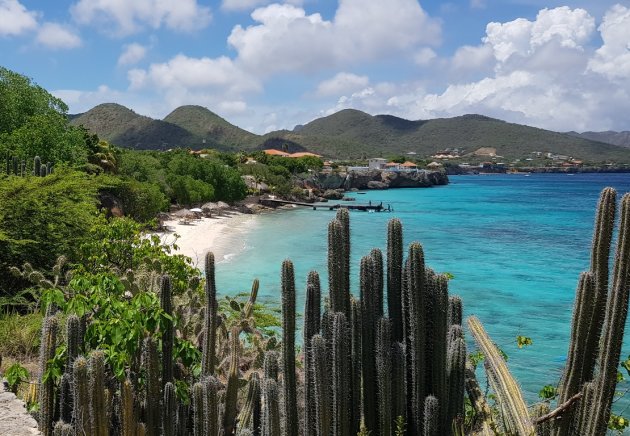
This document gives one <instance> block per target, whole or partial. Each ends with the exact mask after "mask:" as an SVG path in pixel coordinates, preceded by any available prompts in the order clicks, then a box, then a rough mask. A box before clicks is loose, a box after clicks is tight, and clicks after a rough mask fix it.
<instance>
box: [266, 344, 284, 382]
mask: <svg viewBox="0 0 630 436" xmlns="http://www.w3.org/2000/svg"><path fill="white" fill-rule="evenodd" d="M279 371H280V369H279V364H278V352H277V351H267V352H266V353H265V360H264V361H263V374H264V375H265V378H266V379H267V378H269V379H272V380H275V381H278V372H279Z"/></svg>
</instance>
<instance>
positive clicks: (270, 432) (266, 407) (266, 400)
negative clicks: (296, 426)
mask: <svg viewBox="0 0 630 436" xmlns="http://www.w3.org/2000/svg"><path fill="white" fill-rule="evenodd" d="M279 397H280V394H279V392H278V383H277V382H276V381H275V380H273V379H266V380H264V381H263V419H262V424H261V432H260V434H261V436H278V435H280V434H281V430H280V428H281V426H280V398H279ZM295 434H297V433H295Z"/></svg>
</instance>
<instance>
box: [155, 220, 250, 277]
mask: <svg viewBox="0 0 630 436" xmlns="http://www.w3.org/2000/svg"><path fill="white" fill-rule="evenodd" d="M255 221H256V215H249V214H241V213H238V212H230V213H229V214H226V215H223V216H218V217H213V218H201V219H198V220H192V221H189V222H188V223H187V224H184V223H183V221H182V220H181V219H172V220H169V221H165V222H164V225H165V226H166V227H167V228H168V229H169V231H168V232H166V233H159V234H158V235H159V236H160V238H161V239H162V242H163V243H166V244H172V243H173V242H175V244H176V245H177V247H178V249H177V250H174V251H173V253H175V254H183V255H185V256H188V257H190V258H191V259H192V261H193V265H195V266H197V267H198V268H200V269H202V268H203V262H204V257H205V255H206V253H207V252H208V251H212V252H213V253H214V257H215V259H216V262H221V260H223V259H226V258H227V257H229V256H232V255H234V254H235V253H237V252H239V251H240V250H242V249H243V248H244V238H243V235H244V234H245V233H246V232H248V231H249V230H250V229H251V228H252V227H253V226H254V223H255ZM175 235H177V237H176V236H175Z"/></svg>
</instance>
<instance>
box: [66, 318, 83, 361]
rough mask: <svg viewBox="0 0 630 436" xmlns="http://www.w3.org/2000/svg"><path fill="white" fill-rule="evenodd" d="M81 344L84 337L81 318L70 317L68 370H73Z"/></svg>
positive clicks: (68, 328)
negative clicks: (82, 335)
mask: <svg viewBox="0 0 630 436" xmlns="http://www.w3.org/2000/svg"><path fill="white" fill-rule="evenodd" d="M81 342H82V337H81V326H80V321H79V317H78V316H76V315H70V316H68V319H67V320H66V352H67V355H68V357H67V361H66V368H72V364H73V363H74V359H76V358H77V356H78V355H79V350H80V348H81Z"/></svg>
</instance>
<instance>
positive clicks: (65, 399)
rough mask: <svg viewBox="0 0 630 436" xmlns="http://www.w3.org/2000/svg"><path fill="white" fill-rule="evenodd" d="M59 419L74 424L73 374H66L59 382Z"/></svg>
mask: <svg viewBox="0 0 630 436" xmlns="http://www.w3.org/2000/svg"><path fill="white" fill-rule="evenodd" d="M59 419H60V420H61V421H63V422H72V374H71V373H69V372H64V373H63V375H62V376H61V380H60V381H59Z"/></svg>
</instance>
